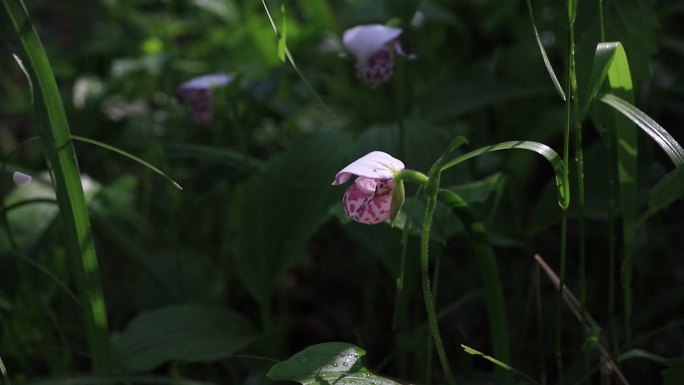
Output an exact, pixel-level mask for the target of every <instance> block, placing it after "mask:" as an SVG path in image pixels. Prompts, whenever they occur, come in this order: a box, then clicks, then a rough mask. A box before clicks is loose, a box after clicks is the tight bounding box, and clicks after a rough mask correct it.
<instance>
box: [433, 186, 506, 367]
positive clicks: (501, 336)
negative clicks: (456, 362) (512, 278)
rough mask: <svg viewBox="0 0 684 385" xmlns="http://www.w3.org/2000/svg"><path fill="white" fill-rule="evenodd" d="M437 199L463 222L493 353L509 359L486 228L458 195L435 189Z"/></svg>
mask: <svg viewBox="0 0 684 385" xmlns="http://www.w3.org/2000/svg"><path fill="white" fill-rule="evenodd" d="M438 197H439V200H440V201H441V202H442V203H444V204H446V205H447V206H448V207H449V208H451V209H452V210H453V211H454V213H456V215H457V216H458V217H459V219H460V220H461V222H463V225H464V226H463V227H464V228H465V229H466V232H467V233H468V240H469V245H468V246H469V249H470V251H471V253H472V257H473V258H474V260H475V263H476V265H477V268H478V270H480V274H481V277H482V285H483V286H484V295H485V300H486V304H487V311H488V312H489V324H490V325H489V327H490V328H491V333H492V345H493V346H494V353H495V354H496V355H497V357H501V359H503V360H509V359H510V341H509V337H508V321H507V319H506V318H507V317H506V304H505V301H504V294H503V288H502V286H501V276H500V274H499V267H498V265H497V262H496V255H495V254H494V249H493V248H492V245H491V243H490V242H489V236H488V235H487V229H486V227H485V225H484V223H482V221H480V220H479V219H478V218H477V216H476V215H475V213H474V212H473V210H472V209H471V208H470V206H468V203H466V201H464V200H463V199H462V198H461V197H460V196H459V195H458V194H456V193H455V192H453V191H451V190H446V189H441V190H439V195H438Z"/></svg>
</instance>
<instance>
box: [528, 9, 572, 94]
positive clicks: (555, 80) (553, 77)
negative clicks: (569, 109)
mask: <svg viewBox="0 0 684 385" xmlns="http://www.w3.org/2000/svg"><path fill="white" fill-rule="evenodd" d="M527 10H528V11H529V13H530V21H531V22H532V29H533V30H534V38H535V39H536V41H537V46H538V47H539V52H541V55H542V59H543V60H544V66H545V67H546V71H547V72H548V73H549V77H551V81H552V82H553V86H554V87H555V88H556V92H558V95H559V96H560V97H561V99H563V100H565V92H563V87H561V85H560V82H559V81H558V77H556V72H554V70H553V67H552V66H551V62H550V61H549V57H548V56H547V55H546V49H544V44H542V41H541V39H540V38H539V31H537V25H536V24H535V22H534V12H533V10H532V2H531V1H530V0H527Z"/></svg>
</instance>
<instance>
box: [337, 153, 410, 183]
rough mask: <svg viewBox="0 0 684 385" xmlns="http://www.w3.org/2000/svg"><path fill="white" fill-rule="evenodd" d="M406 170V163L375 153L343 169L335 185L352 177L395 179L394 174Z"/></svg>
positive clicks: (384, 154) (388, 155)
mask: <svg viewBox="0 0 684 385" xmlns="http://www.w3.org/2000/svg"><path fill="white" fill-rule="evenodd" d="M403 169H404V163H403V162H402V161H400V160H399V159H396V158H393V157H392V156H391V155H390V154H387V153H385V152H382V151H373V152H371V153H368V154H366V155H364V156H362V157H361V158H359V159H357V160H355V161H354V162H353V163H351V164H350V165H349V166H347V167H345V168H343V169H342V171H340V172H338V173H337V175H336V176H335V180H334V181H333V183H332V184H333V185H337V184H341V183H344V182H346V181H347V180H349V178H351V176H352V175H357V176H363V177H366V178H373V179H381V180H387V179H392V178H393V177H394V173H395V172H396V171H399V170H403Z"/></svg>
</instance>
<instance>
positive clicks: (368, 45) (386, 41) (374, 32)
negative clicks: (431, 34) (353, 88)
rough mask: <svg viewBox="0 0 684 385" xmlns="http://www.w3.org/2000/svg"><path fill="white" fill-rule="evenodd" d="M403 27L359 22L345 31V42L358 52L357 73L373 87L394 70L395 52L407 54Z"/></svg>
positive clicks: (345, 44) (352, 50)
mask: <svg viewBox="0 0 684 385" xmlns="http://www.w3.org/2000/svg"><path fill="white" fill-rule="evenodd" d="M401 33H402V30H401V28H392V27H386V26H384V25H381V24H369V25H359V26H356V27H354V28H350V29H348V30H346V31H345V32H344V35H343V36H342V43H344V46H345V48H347V51H349V52H350V53H351V54H352V55H354V56H356V76H357V77H358V78H359V79H360V80H361V81H362V82H364V83H366V84H368V85H369V86H370V87H371V88H374V87H377V86H378V85H380V84H382V83H384V82H386V81H388V80H389V79H390V78H391V77H392V75H393V74H394V53H395V52H396V53H398V54H400V55H403V54H404V53H403V51H402V50H401V46H400V44H399V35H401Z"/></svg>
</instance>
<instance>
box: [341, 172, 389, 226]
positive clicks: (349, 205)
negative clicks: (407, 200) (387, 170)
mask: <svg viewBox="0 0 684 385" xmlns="http://www.w3.org/2000/svg"><path fill="white" fill-rule="evenodd" d="M393 189H394V185H393V182H392V180H387V181H377V188H376V191H375V192H373V193H368V192H366V191H364V190H362V189H360V188H359V186H358V185H357V184H356V183H352V184H351V185H349V187H348V188H347V191H345V193H344V197H343V198H342V202H343V204H344V211H345V212H346V213H347V216H348V217H349V218H351V219H352V220H354V221H356V222H359V223H365V224H368V225H372V224H376V223H380V222H382V221H384V220H386V219H388V218H389V217H390V209H391V207H392V192H393Z"/></svg>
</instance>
